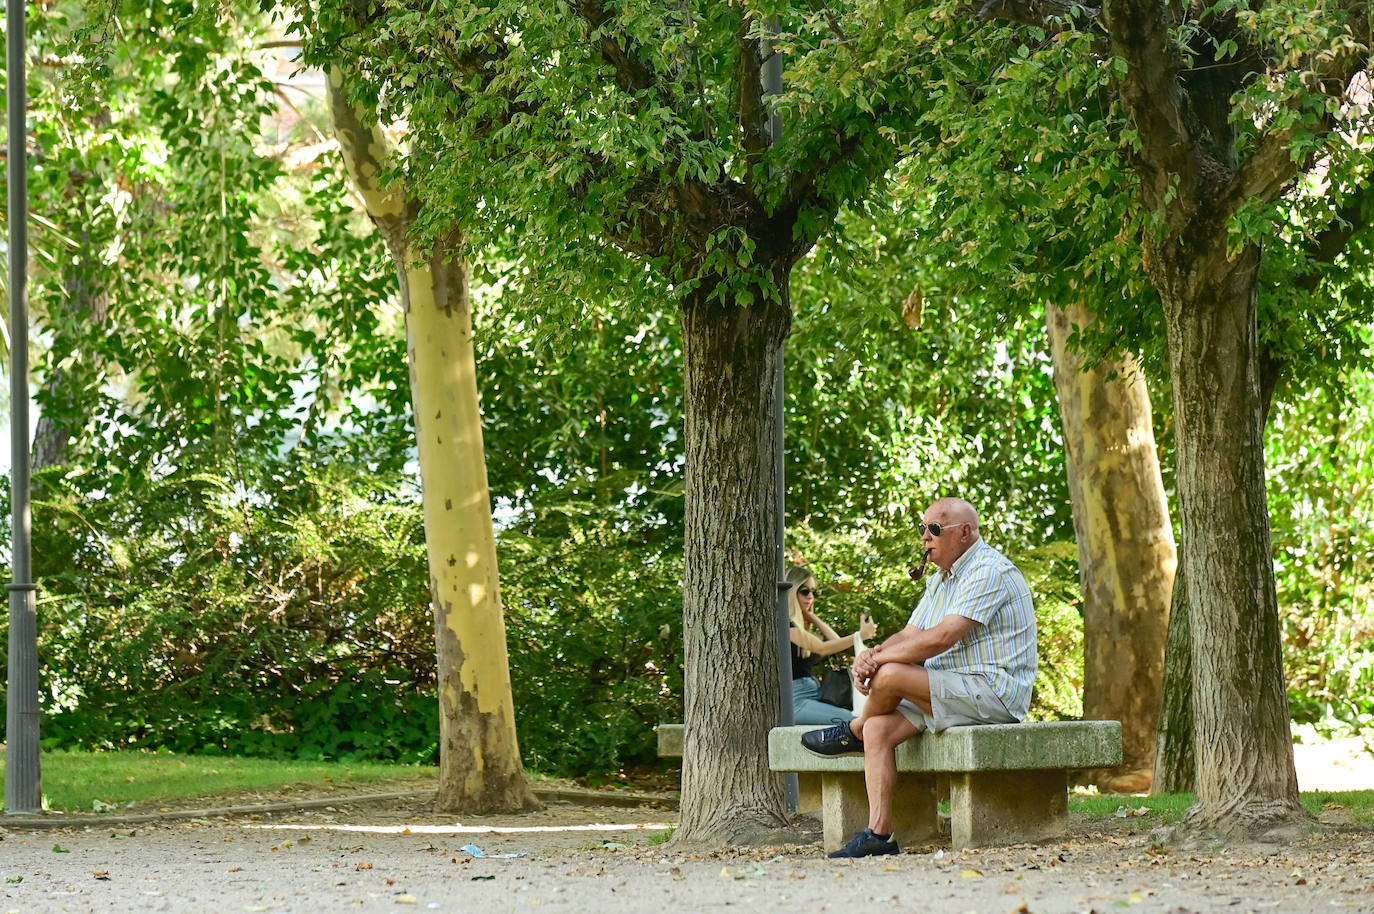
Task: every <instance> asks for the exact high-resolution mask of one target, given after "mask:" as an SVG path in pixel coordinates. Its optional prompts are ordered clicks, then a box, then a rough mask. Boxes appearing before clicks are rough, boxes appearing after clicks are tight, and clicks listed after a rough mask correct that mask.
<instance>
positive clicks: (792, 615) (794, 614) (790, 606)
mask: <svg viewBox="0 0 1374 914" xmlns="http://www.w3.org/2000/svg"><path fill="white" fill-rule="evenodd" d="M814 577H815V575H814V574H812V573H811V569H810V568H807V567H805V566H803V565H793V566H792V567H791V568H789V569H787V575H786V581H787V583H789V584H791V585H792V586H791V587H789V588H788V589H787V618H788V619H789V620H790V621H791V623H792V624H793V625H794V626H796V627H797V628H799V629H801V630H802V631H806V620H805V619H803V618H802V611H801V604H800V603H798V602H797V588H798V587H800V586H802V585H803V584H805V583H806V582H807V580H808V579H810V578H814ZM797 650H799V651H801V653H802V656H803V657H810V656H811V652H810V651H808V650H807V649H806V648H804V647H798V648H797Z"/></svg>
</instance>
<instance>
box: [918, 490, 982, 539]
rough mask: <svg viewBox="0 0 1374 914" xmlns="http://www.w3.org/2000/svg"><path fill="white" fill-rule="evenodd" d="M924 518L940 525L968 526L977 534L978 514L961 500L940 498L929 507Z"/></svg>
mask: <svg viewBox="0 0 1374 914" xmlns="http://www.w3.org/2000/svg"><path fill="white" fill-rule="evenodd" d="M926 516H927V517H931V518H933V519H934V520H936V521H938V522H939V523H942V524H968V525H969V527H970V528H971V529H972V531H973V532H974V533H977V532H978V512H977V511H976V510H974V507H973V505H971V504H969V503H968V502H966V501H964V500H963V499H962V498H942V499H940V500H939V501H937V502H935V504H933V505H931V506H930V510H928V511H927V512H926Z"/></svg>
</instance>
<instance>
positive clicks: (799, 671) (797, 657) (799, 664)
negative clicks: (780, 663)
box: [787, 626, 816, 679]
mask: <svg viewBox="0 0 1374 914" xmlns="http://www.w3.org/2000/svg"><path fill="white" fill-rule="evenodd" d="M788 627H789V628H795V626H788ZM787 646H788V647H790V648H791V649H792V678H793V679H802V678H804V677H807V676H810V677H813V678H814V677H815V675H816V671H815V663H816V658H815V657H811V656H803V655H802V652H801V648H799V647H797V646H796V645H795V644H792V643H791V642H788V645H787Z"/></svg>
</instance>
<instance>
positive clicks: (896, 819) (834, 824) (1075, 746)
mask: <svg viewBox="0 0 1374 914" xmlns="http://www.w3.org/2000/svg"><path fill="white" fill-rule="evenodd" d="M814 729H816V728H815V727H775V728H773V729H772V730H771V731H769V733H768V765H769V767H770V768H771V769H772V770H773V771H796V772H798V773H808V774H818V775H819V776H820V779H821V820H822V824H823V826H824V839H823V840H824V843H825V849H826V850H827V851H832V850H837V849H838V848H840V847H842V846H843V845H844V843H845V842H846V841H848V840H849V838H850V837H851V836H852V835H853V834H854V833H855V832H857V831H859V830H861V829H863V828H864V827H865V826H867V825H868V794H867V792H866V791H865V789H864V774H863V771H864V760H863V757H862V756H858V755H851V756H840V757H837V758H822V757H821V756H818V755H812V754H811V753H810V752H808V751H806V750H805V749H803V748H802V745H801V735H802V734H803V733H805V732H807V731H808V730H814ZM1119 764H1121V724H1120V723H1118V722H1117V721H1114V720H1085V721H1055V722H1051V723H1026V724H995V725H986V726H976V727H952V728H950V729H949V730H946V731H944V732H943V733H922V734H920V735H918V736H916V737H914V738H912V739H910V740H907V741H906V742H905V743H902V744H901V745H900V746H898V747H897V783H896V785H895V786H894V790H893V802H892V821H893V828H894V829H895V832H896V835H897V840H898V841H899V842H900V843H902V844H911V843H914V842H920V841H925V840H932V839H935V838H936V837H937V836H938V834H939V816H938V812H937V804H936V795H935V778H936V776H937V775H944V776H947V777H948V778H949V807H950V809H949V812H950V821H949V829H950V840H951V842H952V843H953V845H954V847H956V848H961V847H983V846H987V845H995V844H1014V843H1016V842H1020V841H1032V842H1033V841H1040V840H1042V839H1045V838H1050V837H1053V836H1055V835H1058V834H1061V833H1062V832H1063V831H1064V830H1065V829H1066V828H1067V827H1068V820H1069V812H1068V803H1069V771H1071V770H1074V769H1083V768H1111V767H1115V766H1116V765H1119Z"/></svg>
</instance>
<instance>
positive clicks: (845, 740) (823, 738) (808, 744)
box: [801, 720, 864, 758]
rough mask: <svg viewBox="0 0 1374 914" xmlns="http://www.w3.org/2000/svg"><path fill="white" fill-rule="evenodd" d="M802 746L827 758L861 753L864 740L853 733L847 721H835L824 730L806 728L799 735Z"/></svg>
mask: <svg viewBox="0 0 1374 914" xmlns="http://www.w3.org/2000/svg"><path fill="white" fill-rule="evenodd" d="M801 744H802V748H803V749H806V750H807V751H808V752H812V753H814V754H816V755H823V756H826V757H827V758H828V757H830V756H834V755H863V751H864V741H863V740H861V739H859V738H858V737H857V736H855V735H854V731H853V730H851V729H849V723H848V722H847V721H843V720H840V721H836V722H835V725H834V726H832V727H826V728H825V729H824V730H807V731H806V732H805V733H803V734H802V737H801Z"/></svg>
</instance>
